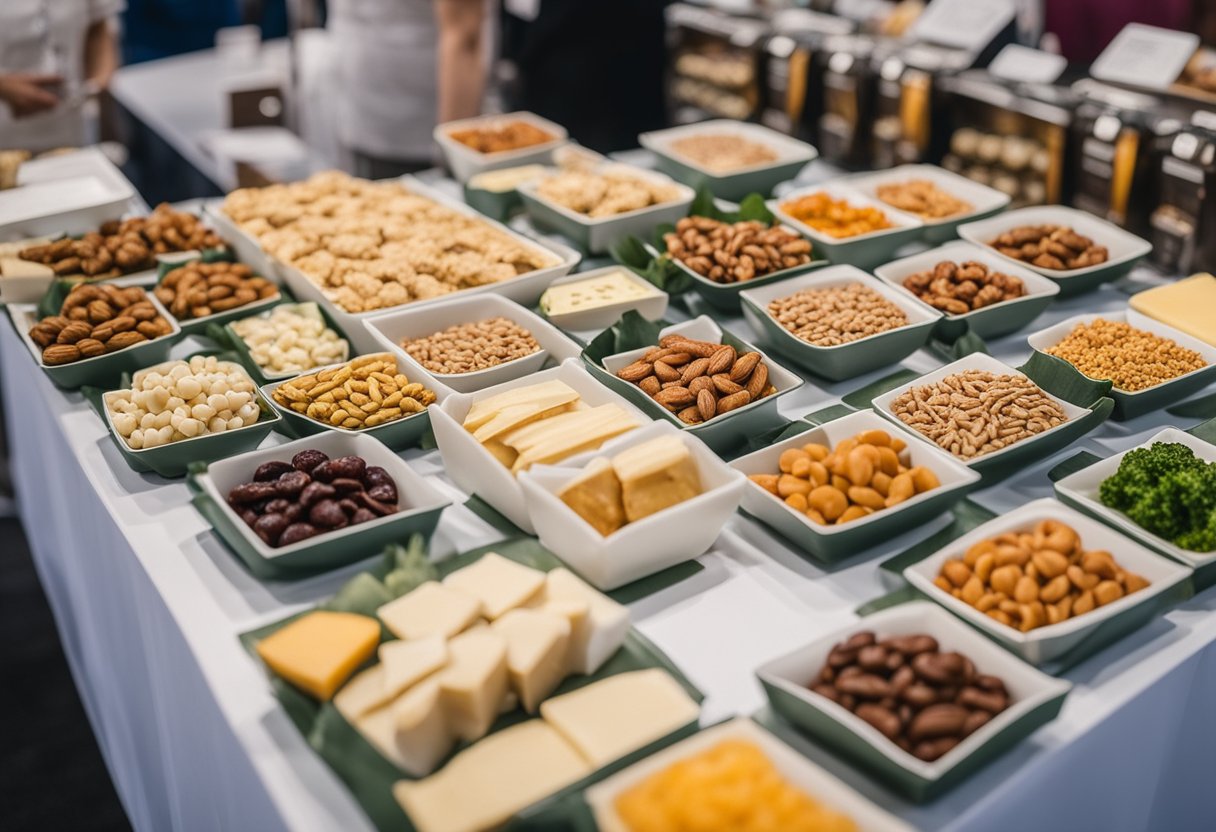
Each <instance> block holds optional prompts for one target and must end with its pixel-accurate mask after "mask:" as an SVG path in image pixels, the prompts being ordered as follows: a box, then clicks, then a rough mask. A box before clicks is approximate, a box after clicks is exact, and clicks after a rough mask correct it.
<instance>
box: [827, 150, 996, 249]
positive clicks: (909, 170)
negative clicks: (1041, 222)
mask: <svg viewBox="0 0 1216 832" xmlns="http://www.w3.org/2000/svg"><path fill="white" fill-rule="evenodd" d="M912 179H923V180H926V181H928V182H931V183H933V185H934V186H935V187H937V188H938V190H941V191H943V192H945V193H947V194H949V195H950V196H953V197H956V198H958V199H961V200H964V201H966V202H969V203H971V210H970V211H963V212H962V213H959V214H954V215H952V216H949V217H937V218H933V217H920V221H921V222H922V223H924V235H923V236H924V239H925V240H926V242H930V243H942V242H945V241H947V240H951V239H953V238H954V236H955V234H956V232H957V230H958V227H959V226H960V225H962V224H963V223H965V222H974V221H976V220H981V219H984V218H985V217H990V216H992V215H993V214H997V213H1000V212H1001V211H1003V210H1005V208H1007V207H1008V206H1009V195H1008V194H1005V193H1002V192H1000V191H998V190H997V189H996V188H989V187H988V186H987V185H981V184H980V183H979V182H975V181H973V180H971V179H968V178H967V177H965V176H960V175H959V174H957V173H951V172H950V171H948V170H946V169H945V168H941V167H938V166H937V165H900V166H899V167H895V168H891V169H890V170H883V171H875V172H873V173H859V174H857V175H856V176H849V177H846V178H845V179H843V180H841V181H843V182H844V183H845V184H847V185H849V186H850V187H852V188H856V189H857V190H859V191H861V192H862V193H863V194H865V195H866V196H868V197H870V198H872V199H878V201H879V202H880V203H882V204H883V205H886V204H887V203H886V202H883V201H882V200H881V199H879V197H878V189H879V188H880V187H882V186H883V185H888V184H891V185H894V184H899V183H901V182H907V181H909V180H912ZM892 207H894V206H892ZM914 216H915V215H914Z"/></svg>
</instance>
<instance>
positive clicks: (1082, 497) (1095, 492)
mask: <svg viewBox="0 0 1216 832" xmlns="http://www.w3.org/2000/svg"><path fill="white" fill-rule="evenodd" d="M1157 442H1177V443H1178V444H1180V445H1186V446H1187V447H1188V448H1190V449H1191V450H1192V451H1194V452H1195V456H1197V457H1199V458H1200V459H1202V460H1204V461H1205V462H1211V463H1216V445H1212V444H1211V443H1209V442H1204V441H1203V440H1202V439H1200V438H1199V437H1197V436H1192V435H1191V434H1189V433H1187V432H1186V431H1184V430H1179V429H1178V428H1166V429H1165V430H1163V431H1160V432H1158V433H1156V434H1154V435H1153V437H1152V438H1151V439H1149V440H1148V441H1147V442H1142V443H1141V444H1139V445H1137V446H1136V448H1147V447H1150V446H1151V445H1153V444H1155V443H1157ZM1132 450H1135V448H1129V449H1128V450H1127V451H1124V452H1123V453H1121V454H1115V455H1114V456H1110V457H1107V458H1106V459H1103V460H1101V461H1100V462H1095V463H1094V464H1093V465H1090V466H1089V467H1088V468H1083V469H1082V470H1080V471H1077V472H1076V473H1073V474H1069V475H1068V476H1067V477H1064V478H1063V479H1061V480H1059V481H1057V482H1056V484H1055V491H1056V496H1058V497H1059V498H1060V499H1061V500H1063V501H1064V502H1066V503H1068V504H1069V505H1071V506H1073V507H1075V508H1078V509H1080V510H1081V511H1085V512H1088V513H1089V514H1092V515H1094V516H1095V517H1097V518H1098V519H1100V520H1102V521H1103V522H1105V523H1108V524H1110V525H1112V526H1114V527H1115V528H1117V529H1119V530H1120V531H1122V532H1123V533H1125V534H1127V535H1130V536H1131V537H1134V538H1136V539H1137V540H1139V541H1141V542H1143V543H1145V544H1146V545H1148V546H1151V547H1152V548H1154V549H1156V550H1157V551H1158V552H1162V553H1164V554H1166V555H1169V556H1170V557H1172V558H1173V559H1174V560H1177V561H1180V562H1181V563H1185V564H1189V565H1190V566H1193V567H1195V568H1198V567H1200V566H1206V565H1207V564H1209V563H1216V552H1192V551H1191V550H1190V549H1183V548H1182V547H1181V546H1176V545H1174V544H1173V543H1170V542H1169V541H1168V540H1165V539H1164V538H1160V537H1158V536H1157V535H1155V534H1153V533H1152V532H1150V531H1148V530H1147V529H1145V528H1144V527H1142V526H1141V525H1140V524H1139V523H1137V522H1135V521H1134V520H1132V519H1131V518H1130V517H1128V516H1127V515H1126V514H1124V513H1123V512H1121V511H1118V510H1117V509H1113V508H1108V507H1107V506H1105V505H1103V503H1102V498H1101V497H1100V496H1099V488H1101V486H1102V483H1103V481H1104V480H1106V479H1107V478H1109V477H1113V476H1114V475H1115V474H1116V473H1118V471H1119V463H1120V462H1122V461H1123V457H1124V456H1126V455H1127V453H1128V451H1132Z"/></svg>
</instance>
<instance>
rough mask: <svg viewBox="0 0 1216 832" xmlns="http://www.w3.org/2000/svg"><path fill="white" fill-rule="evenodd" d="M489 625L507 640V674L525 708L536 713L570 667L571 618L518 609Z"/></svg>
mask: <svg viewBox="0 0 1216 832" xmlns="http://www.w3.org/2000/svg"><path fill="white" fill-rule="evenodd" d="M492 629H494V630H495V631H497V632H499V633H501V634H502V636H503V637H504V638H505V639H506V640H507V674H508V676H509V677H510V680H511V690H513V691H514V692H515V693H516V695H517V696H519V699H520V702H521V703H522V704H523V706H524V710H525V711H527V712H528V713H530V714H534V713H536V709H537V708H538V707H540V703H541V700H543V699H544V698H545V697H546V696H548V695H549V694H551V693H553V691H554V690H556V689H557V686H558V685H560V684H561V683H562V680H563V679H565V678H566V674H567V671H568V668H569V664H568V660H569V650H570V622H569V620H567V619H565V618H562V617H560V616H558V615H554V614H553V613H551V612H547V611H545V610H538V609H518V610H511V611H510V612H509V613H507V614H506V615H504V616H503V617H502V618H500V619H498V620H497V621H495V622H494V624H493V625H492Z"/></svg>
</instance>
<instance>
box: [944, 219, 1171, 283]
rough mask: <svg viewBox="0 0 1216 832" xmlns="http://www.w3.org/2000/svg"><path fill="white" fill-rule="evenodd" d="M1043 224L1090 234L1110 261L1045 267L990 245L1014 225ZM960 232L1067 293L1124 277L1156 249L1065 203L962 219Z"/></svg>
mask: <svg viewBox="0 0 1216 832" xmlns="http://www.w3.org/2000/svg"><path fill="white" fill-rule="evenodd" d="M1044 224H1051V225H1067V226H1071V227H1072V228H1073V230H1074V231H1076V232H1077V233H1078V234H1083V235H1085V236H1086V237H1089V238H1091V239H1092V240H1093V241H1094V242H1095V243H1097V244H1098V245H1101V246H1106V248H1107V253H1108V259H1107V261H1106V262H1105V263H1099V264H1097V265H1095V266H1086V267H1085V268H1083V269H1045V268H1043V267H1042V266H1034V265H1031V264H1030V263H1025V262H1023V261H1021V260H1018V259H1016V258H1013V257H1006V256H1005V255H1003V254H1001V253H1000V252H998V251H996V250H995V249H992V248H991V246H989V245H988V243H989V242H990V241H992V240H994V239H996V238H997V237H999V236H1000V235H1001V234H1003V233H1004V232H1006V231H1009V230H1011V229H1014V228H1017V227H1019V226H1022V225H1044ZM958 235H959V236H960V237H962V238H963V239H964V240H967V241H969V242H972V243H975V244H976V245H977V246H985V247H988V248H989V249H991V250H992V251H993V252H994V253H995V254H996V255H997V256H998V257H1000V258H1002V259H1003V260H1005V261H1006V262H1009V263H1016V264H1019V265H1022V266H1025V267H1026V268H1028V269H1030V270H1031V271H1036V272H1038V273H1039V274H1041V275H1043V276H1044V277H1049V278H1051V279H1052V280H1055V281H1058V282H1059V284H1060V289H1061V291H1063V293H1064V294H1065V295H1071V294H1076V293H1078V292H1084V291H1087V290H1089V289H1093V288H1095V287H1097V286H1098V285H1099V284H1101V283H1106V282H1109V281H1111V280H1116V279H1118V278H1119V277H1122V276H1123V275H1124V274H1126V273H1127V272H1128V271H1130V270H1131V267H1132V266H1134V265H1135V264H1136V263H1137V262H1138V261H1140V260H1142V259H1143V258H1144V257H1146V256H1147V255H1148V253H1149V252H1150V251H1152V250H1153V246H1152V244H1151V243H1149V242H1148V241H1147V240H1142V239H1140V238H1139V237H1137V236H1136V235H1135V234H1131V233H1129V232H1127V231H1124V230H1123V229H1122V228H1120V227H1119V226H1117V225H1115V224H1114V223H1111V222H1107V221H1106V220H1103V219H1099V218H1098V217H1095V216H1094V215H1093V214H1090V213H1089V212H1087V211H1081V210H1078V209H1076V208H1068V207H1065V206H1063V205H1041V206H1034V207H1029V208H1019V209H1017V210H1016V211H1009V212H1007V213H1004V214H999V215H997V216H995V217H990V218H988V219H986V220H978V221H976V222H968V223H963V224H962V225H960V226H959V229H958Z"/></svg>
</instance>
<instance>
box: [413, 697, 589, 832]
mask: <svg viewBox="0 0 1216 832" xmlns="http://www.w3.org/2000/svg"><path fill="white" fill-rule="evenodd" d="M591 770H592V769H591V767H590V766H589V765H588V764H587V762H586V761H585V760H584V759H583V758H582V757H580V756H579V754H578V752H577V751H575V750H574V748H572V747H571V746H570V744H569V743H568V742H567V741H566V740H565V739H563V738H562V737H561V735H559V734H558V733H557V732H556V731H554V730H553V729H552V728H551V727H550V726H548V725H546V724H545V723H544V722H543V721H542V720H539V719H532V720H528V721H527V722H521V723H519V724H518V725H512V726H511V727H510V728H505V729H503V730H502V731H498V732H497V733H495V734H494V735H492V736H489V737H486V738H485V739H484V740H482V741H481V742H479V743H477V744H476V745H474V746H472V747H470V748H466V749H465V750H463V751H461V752H460V753H458V754H457V755H456V756H455V757H453V758H452V759H451V760H450V761H449V762H448V764H447V765H446V766H444V767H443V769H442V770H440V771H438V772H436V773H435V774H433V775H431V776H430V777H427V778H426V779H424V780H418V781H416V782H411V781H408V780H403V781H400V782H398V783H396V784H394V786H393V796H394V797H395V798H396V799H397V802H398V803H400V804H401V808H402V809H404V810H405V813H406V814H407V815H409V818H410V820H411V821H412V822H413V824H414V826H415V827H417V829H418V832H485V830H490V829H496V828H497V827H499V826H500V825H502V824H503V823H506V822H507V820H509V819H510V818H511V816H512V815H514V814H516V813H517V812H519V811H521V810H523V809H526V808H527V807H528V806H530V805H531V804H533V803H535V802H537V801H538V800H541V799H542V798H545V797H548V796H549V795H551V794H553V793H554V792H557V791H560V790H561V789H563V788H565V787H566V786H569V785H571V784H572V783H575V782H577V781H578V780H580V779H582V778H583V777H586V776H587V775H588V774H590V773H591Z"/></svg>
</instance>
